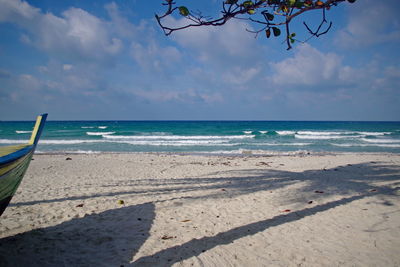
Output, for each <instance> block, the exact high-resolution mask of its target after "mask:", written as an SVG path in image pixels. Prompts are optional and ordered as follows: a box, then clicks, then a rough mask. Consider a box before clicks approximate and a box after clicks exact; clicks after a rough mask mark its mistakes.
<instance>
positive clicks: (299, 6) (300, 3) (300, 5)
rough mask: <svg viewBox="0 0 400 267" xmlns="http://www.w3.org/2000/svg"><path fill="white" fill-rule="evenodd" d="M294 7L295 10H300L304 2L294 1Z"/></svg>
mask: <svg viewBox="0 0 400 267" xmlns="http://www.w3.org/2000/svg"><path fill="white" fill-rule="evenodd" d="M294 6H295V7H297V8H302V7H303V6H304V2H301V1H296V4H295V5H294Z"/></svg>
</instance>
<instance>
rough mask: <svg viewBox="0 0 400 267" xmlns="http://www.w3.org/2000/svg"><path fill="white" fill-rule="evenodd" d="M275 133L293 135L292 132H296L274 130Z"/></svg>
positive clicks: (293, 132)
mask: <svg viewBox="0 0 400 267" xmlns="http://www.w3.org/2000/svg"><path fill="white" fill-rule="evenodd" d="M276 133H277V134H279V135H294V134H296V132H295V131H276Z"/></svg>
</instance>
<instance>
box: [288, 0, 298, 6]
mask: <svg viewBox="0 0 400 267" xmlns="http://www.w3.org/2000/svg"><path fill="white" fill-rule="evenodd" d="M287 3H288V5H289V6H294V4H296V0H288V1H287Z"/></svg>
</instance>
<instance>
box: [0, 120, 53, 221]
mask: <svg viewBox="0 0 400 267" xmlns="http://www.w3.org/2000/svg"><path fill="white" fill-rule="evenodd" d="M46 118H47V114H43V115H41V116H38V118H37V120H36V124H35V127H34V129H33V132H32V136H31V139H30V141H29V142H28V143H27V144H25V145H18V146H8V147H0V216H1V215H2V214H3V212H4V210H5V209H6V208H7V206H8V204H9V203H10V201H11V199H12V197H13V196H14V194H15V192H16V191H17V189H18V186H19V185H20V184H21V182H22V178H23V177H24V175H25V172H26V170H27V169H28V167H29V164H30V162H31V160H32V156H33V153H34V152H35V148H36V146H37V144H38V141H39V138H40V135H41V133H42V130H43V127H44V124H45V122H46Z"/></svg>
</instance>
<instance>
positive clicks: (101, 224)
mask: <svg viewBox="0 0 400 267" xmlns="http://www.w3.org/2000/svg"><path fill="white" fill-rule="evenodd" d="M67 157H69V158H71V159H70V160H67ZM399 183H400V155H398V154H390V153H389V154H388V153H374V154H371V153H345V154H343V153H341V154H324V155H315V154H310V155H304V156H296V155H292V156H283V155H281V156H255V155H240V156H239V157H238V156H232V155H223V156H216V155H211V156H208V155H188V154H175V153H174V154H171V153H136V154H131V153H117V154H116V153H101V154H57V155H54V154H50V155H43V154H35V155H34V161H32V162H31V166H30V167H29V169H28V172H27V173H26V176H25V178H24V180H23V181H22V184H21V186H20V188H19V189H18V191H17V193H16V195H15V196H14V198H13V199H12V201H11V203H10V205H9V207H8V208H7V209H6V211H5V212H4V214H3V216H2V217H0V261H1V262H4V263H5V266H13V265H21V266H23V265H27V264H29V263H31V264H32V262H33V260H34V261H35V262H37V265H38V266H39V265H40V266H58V265H73V266H99V265H100V266H102V265H106V266H120V265H124V266H192V265H193V266H203V265H205V266H216V265H219V266H222V265H223V266H235V265H236V266H245V265H248V266H250V265H251V266H298V265H301V266H302V265H304V266H327V265H330V266H332V265H334V266H336V265H341V266H354V265H362V266H398V265H399V264H400V253H399V252H400V251H399V249H398V248H399V247H400V231H399V221H400V211H399V206H400V198H399V195H400V192H399V189H400V187H399Z"/></svg>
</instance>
